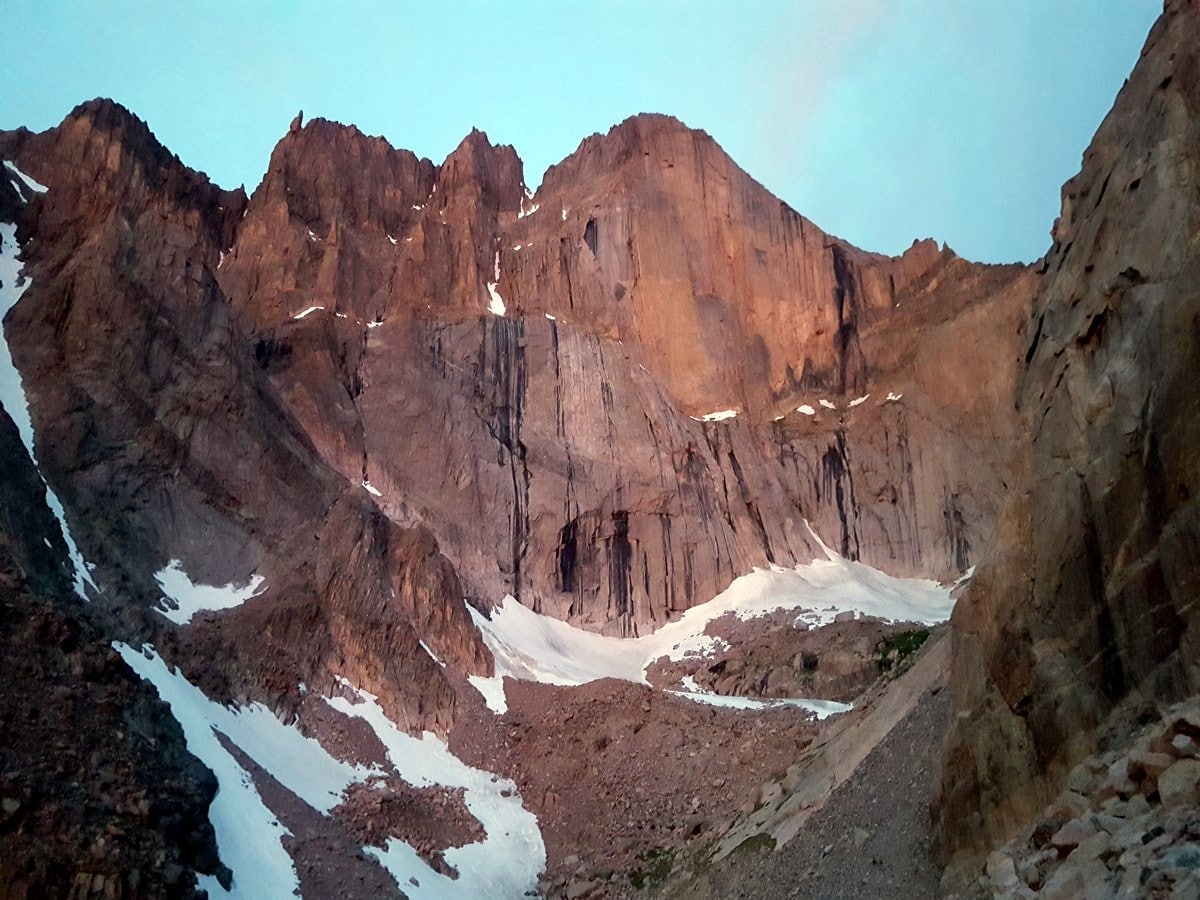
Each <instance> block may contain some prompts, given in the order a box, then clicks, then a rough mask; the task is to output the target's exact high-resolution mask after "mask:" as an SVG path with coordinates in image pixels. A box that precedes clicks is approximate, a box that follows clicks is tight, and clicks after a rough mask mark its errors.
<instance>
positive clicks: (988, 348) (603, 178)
mask: <svg viewBox="0 0 1200 900" xmlns="http://www.w3.org/2000/svg"><path fill="white" fill-rule="evenodd" d="M0 155H2V156H3V158H5V159H11V160H14V161H15V162H16V163H17V164H18V165H19V166H20V167H21V168H22V169H23V170H24V171H26V172H28V173H29V174H30V175H32V176H33V177H34V178H36V179H38V180H39V181H41V182H42V183H43V184H45V185H46V186H47V187H48V188H49V190H48V192H47V193H45V194H35V195H32V196H30V197H28V198H26V197H22V196H15V195H14V196H9V195H8V193H5V194H4V195H0V210H3V211H4V214H5V215H7V216H8V217H9V218H11V219H13V220H14V221H16V222H17V223H18V225H19V228H18V238H19V241H20V243H21V246H22V254H23V259H24V261H25V271H26V274H27V275H28V276H29V277H30V278H31V279H32V281H31V285H30V287H29V288H28V289H27V291H26V292H25V294H24V295H23V296H22V299H21V300H20V302H19V303H18V304H17V306H16V307H15V308H14V309H13V311H12V312H11V313H10V314H9V315H8V317H7V320H6V323H5V333H6V337H7V340H8V342H9V344H10V346H11V347H12V352H13V357H14V360H15V362H16V365H17V367H18V369H19V370H20V371H21V373H22V378H23V381H24V385H25V388H26V392H27V394H28V397H29V401H30V409H31V414H32V418H33V424H34V426H35V429H36V432H37V435H38V441H39V446H40V447H41V448H42V453H41V455H40V457H39V462H40V463H41V466H42V469H43V472H44V474H45V475H46V477H47V479H48V481H49V482H50V484H51V485H52V486H54V487H55V489H56V491H57V492H58V494H59V496H60V497H61V498H62V500H63V502H64V505H65V506H66V508H67V512H68V518H69V520H70V521H71V524H72V527H73V529H74V530H75V535H76V538H77V540H78V542H79V544H80V546H81V548H82V549H83V552H84V555H85V556H86V557H87V558H88V559H89V560H91V561H92V562H93V563H95V564H96V566H97V569H96V577H97V578H98V580H99V582H100V584H101V585H102V586H103V587H104V589H105V591H104V595H103V598H101V600H100V603H101V604H102V605H104V606H105V608H106V609H108V610H109V612H110V613H111V614H112V616H113V617H114V618H115V619H116V620H117V621H119V622H120V623H121V624H120V628H121V629H123V630H122V631H121V635H123V636H128V637H130V638H138V639H146V638H152V639H153V640H154V641H155V643H156V645H157V646H159V648H160V649H161V650H162V652H163V653H164V654H165V655H168V656H173V657H174V658H175V659H179V660H181V661H186V660H187V659H192V660H203V659H209V658H221V659H222V661H223V662H222V666H221V667H220V669H219V671H218V670H216V669H214V668H213V667H207V666H198V667H196V669H195V670H196V671H197V672H198V673H199V672H203V673H205V674H204V675H203V676H202V680H203V681H204V684H203V686H204V687H205V689H206V690H207V691H208V692H209V693H210V694H212V695H216V696H222V697H243V696H245V697H250V696H255V697H265V698H266V699H267V700H268V702H270V703H272V704H273V705H275V706H276V707H283V708H286V707H288V706H289V705H294V704H296V703H298V702H299V698H298V695H297V693H296V691H297V687H296V686H297V684H298V683H299V682H306V683H308V684H309V685H314V686H315V687H319V686H320V685H321V684H322V682H323V681H324V682H328V683H332V679H333V678H334V677H335V676H337V675H339V674H341V675H347V676H348V677H350V678H351V679H352V680H353V681H354V682H355V683H356V684H359V685H361V686H362V687H364V688H365V689H367V690H370V691H371V692H373V693H376V694H378V695H380V696H381V697H383V698H385V700H386V702H388V703H389V704H391V705H392V709H391V713H392V715H393V717H394V718H395V719H396V720H398V721H400V722H402V723H404V724H405V725H407V726H411V727H432V728H437V729H445V728H447V727H448V726H449V723H450V722H451V721H452V718H453V715H454V710H455V702H456V701H455V692H454V689H453V688H452V686H451V682H450V680H449V679H450V677H451V676H450V675H448V674H447V671H446V670H443V669H442V668H440V667H439V666H437V665H436V664H435V663H434V662H433V660H432V658H431V657H430V656H429V654H427V653H425V652H424V651H423V650H422V649H421V646H420V642H421V641H424V642H425V644H426V645H427V646H428V647H430V648H431V649H432V650H433V652H434V653H436V654H437V656H438V657H439V658H440V659H442V660H443V661H447V662H449V663H451V666H450V669H449V671H451V672H457V673H459V674H462V673H472V672H485V671H488V670H489V668H490V665H491V662H490V659H489V658H488V655H487V653H486V650H485V649H484V648H483V646H482V643H481V640H480V638H479V636H478V633H477V632H476V630H475V629H474V627H473V626H472V625H471V623H470V619H469V615H468V612H467V608H466V606H465V605H464V602H463V598H464V596H465V597H468V598H470V599H471V600H472V601H473V602H475V603H476V604H477V605H479V606H481V607H486V606H488V605H489V604H491V603H493V602H495V601H497V600H499V599H500V598H501V597H502V596H503V595H504V594H505V593H513V594H515V595H516V596H518V597H519V598H520V599H521V600H522V601H523V602H525V603H527V604H529V605H531V606H533V607H534V608H536V609H539V610H542V611H545V612H549V613H552V614H554V615H558V616H562V617H565V618H569V619H571V620H573V621H575V622H577V623H579V624H582V625H585V626H587V627H590V628H594V629H598V630H606V631H610V632H616V633H622V634H632V633H639V632H644V631H646V630H648V629H649V628H651V627H655V626H657V625H660V624H662V623H663V622H664V621H666V619H667V618H668V617H670V616H672V615H675V614H677V613H679V612H680V611H682V610H684V609H686V608H688V607H690V606H693V605H695V604H697V603H700V602H704V601H706V600H708V599H710V598H711V597H712V596H714V595H715V594H717V593H718V592H720V591H721V590H723V589H724V588H725V587H726V586H727V585H728V584H729V582H730V581H731V580H732V579H733V578H734V577H736V576H737V575H740V574H742V573H744V572H746V571H748V570H749V569H750V568H751V567H752V566H755V565H764V564H766V563H769V562H774V563H779V564H790V563H793V562H796V561H807V560H809V559H811V558H813V557H814V556H817V555H820V553H821V550H820V548H819V546H818V543H817V541H816V540H815V539H814V533H813V531H810V528H809V525H811V527H812V529H813V530H815V533H816V534H817V535H820V536H822V537H823V538H824V539H825V540H826V541H827V542H828V543H829V544H830V545H832V546H833V548H834V549H835V550H838V551H839V552H841V553H842V554H844V555H846V556H848V557H852V558H861V559H863V560H866V561H868V562H872V563H874V564H877V565H880V566H882V567H883V568H885V569H888V570H889V571H892V572H895V573H899V574H906V573H925V574H936V575H949V574H953V573H957V572H959V571H961V570H963V569H964V568H966V567H967V566H969V565H971V564H972V563H973V562H974V560H975V557H976V556H977V555H978V553H979V550H980V548H981V547H982V546H983V545H984V544H985V543H986V541H987V539H988V536H989V534H990V529H991V523H992V520H993V518H994V514H995V510H996V509H997V508H998V506H999V501H1000V498H1001V496H1002V493H1003V490H1004V487H1003V484H1002V482H1001V481H1000V480H999V479H998V478H997V477H996V473H997V471H998V470H999V467H1002V466H1003V462H1004V455H1005V453H1006V452H1007V442H1008V441H1009V439H1010V438H1011V437H1012V434H1013V431H1012V429H1013V425H1014V421H1015V420H1014V419H1013V417H1012V415H1011V413H1010V411H1009V410H1010V404H1009V397H1011V395H1012V391H1013V383H1012V379H1013V377H1014V375H1015V372H1016V363H1017V360H1018V358H1019V354H1020V348H1019V347H1018V345H1017V339H1016V327H1015V326H1016V323H1017V322H1018V321H1019V320H1020V319H1021V318H1023V317H1024V315H1025V314H1026V312H1027V305H1028V303H1029V300H1030V297H1031V296H1032V291H1033V283H1034V281H1035V279H1036V276H1035V275H1034V274H1033V273H1032V272H1031V271H1029V270H1027V269H1025V268H1023V267H1020V266H1015V267H987V266H978V265H974V264H971V263H967V262H965V261H963V260H961V259H959V258H957V257H956V256H955V255H954V254H953V253H952V252H950V251H949V250H944V249H943V250H939V248H938V247H937V246H936V245H935V244H934V243H933V242H932V241H926V242H920V243H916V244H914V245H913V247H912V248H911V249H910V250H909V251H908V252H907V253H905V254H904V255H903V256H901V257H898V258H895V259H892V258H887V257H882V256H878V255H873V254H868V253H864V252H862V251H859V250H857V249H855V248H853V247H851V246H849V245H847V244H845V243H844V242H842V241H840V240H838V239H836V238H832V237H830V236H828V235H825V234H824V233H822V232H821V231H820V230H819V229H817V228H816V227H815V226H813V225H812V224H811V223H809V222H807V221H806V220H804V219H802V218H801V217H800V216H799V215H797V214H796V213H794V212H793V211H791V210H790V209H788V208H787V207H786V206H785V205H784V204H782V203H780V202H779V201H778V200H777V199H776V198H774V197H772V196H771V195H770V194H769V193H767V192H766V191H765V190H764V189H763V188H762V187H761V186H760V185H758V184H757V183H756V182H754V181H753V180H752V179H750V178H749V177H748V176H747V175H746V174H745V173H743V172H742V171H741V170H740V169H738V168H737V167H736V166H735V165H734V164H733V162H732V161H731V160H730V159H729V158H728V157H727V156H726V155H725V154H724V153H723V152H722V151H721V150H720V148H719V147H717V146H716V144H715V143H713V141H712V140H711V139H710V138H709V137H708V136H707V135H704V134H703V133H701V132H695V131H691V130H689V129H687V128H685V127H684V126H682V125H681V124H680V123H679V122H677V121H675V120H673V119H669V118H666V117H661V116H641V117H637V118H634V119H631V120H629V121H627V122H625V123H623V124H622V125H620V126H617V127H616V128H614V129H613V130H612V131H610V132H609V133H608V134H607V135H603V136H600V135H597V136H594V137H592V138H589V139H587V140H586V141H584V142H583V144H581V146H580V148H579V150H578V151H577V152H576V153H575V154H574V155H572V156H571V157H570V158H569V159H567V160H566V161H564V162H563V163H562V164H560V165H559V166H557V167H555V168H554V169H552V170H551V171H550V172H549V173H548V174H547V176H546V179H545V184H544V186H543V187H542V188H541V189H540V190H539V191H538V193H537V195H536V196H531V195H530V192H528V191H527V190H526V189H525V186H524V184H523V181H522V171H521V164H520V161H519V159H518V158H517V157H516V155H515V153H514V152H513V151H512V149H511V148H507V147H495V146H493V145H491V144H490V143H489V142H488V140H487V138H486V136H484V135H483V134H481V133H479V132H473V133H472V134H470V135H469V136H468V137H466V138H465V139H464V140H463V142H462V143H461V144H460V146H459V147H458V148H457V149H456V150H455V151H454V152H453V153H452V154H451V155H450V157H449V158H448V159H447V160H446V161H445V162H444V163H442V164H441V165H440V166H435V165H433V164H432V163H430V162H429V161H428V160H421V159H418V158H417V157H415V156H413V155H412V154H411V153H408V152H406V151H401V150H396V149H394V148H393V147H391V146H390V145H388V144H387V143H386V142H385V141H383V140H382V139H380V138H371V137H367V136H365V135H363V134H361V133H359V132H358V131H357V129H355V128H353V127H344V126H340V125H336V124H333V123H330V122H324V121H320V120H318V121H315V122H311V123H308V124H307V125H301V123H300V122H299V121H297V122H296V123H295V124H294V125H293V127H292V128H291V129H290V130H289V132H288V134H287V135H286V136H285V137H284V138H283V140H281V141H280V143H279V145H278V146H277V148H276V150H275V152H274V153H273V155H272V159H271V164H270V168H269V171H268V173H267V175H266V177H265V179H264V181H263V183H262V185H260V186H259V188H258V189H257V190H256V191H255V193H254V195H253V196H252V197H251V198H249V199H247V198H246V197H245V196H244V194H242V193H241V192H226V191H221V190H220V189H218V188H216V187H215V186H213V185H211V184H210V183H209V182H208V181H207V179H206V178H205V177H204V176H203V175H201V174H199V173H196V172H193V171H191V170H189V169H187V168H186V167H185V166H183V165H182V164H181V163H180V162H179V160H178V159H177V158H175V157H174V156H172V155H171V154H170V153H169V152H168V151H167V150H166V149H164V148H163V147H162V146H161V145H160V144H158V142H157V141H156V140H155V139H154V137H153V136H152V135H151V134H150V132H149V130H148V129H147V128H146V126H145V124H144V123H142V122H141V121H140V120H138V119H136V118H135V117H133V116H132V115H131V114H129V113H128V112H127V111H125V110H124V109H122V108H121V107H119V106H117V105H115V104H113V103H111V102H108V101H94V102H92V103H88V104H84V105H83V106H81V107H79V108H78V109H77V110H75V111H74V112H73V113H72V114H71V115H70V116H69V117H68V118H67V119H66V120H65V121H64V122H63V123H62V125H60V126H59V127H58V128H56V129H52V130H50V131H48V132H45V133H43V134H38V135H34V134H30V133H28V132H24V131H18V132H11V133H7V134H3V135H0ZM6 188H7V185H6ZM489 309H490V311H489ZM501 309H503V313H504V314H499V313H500V311H501ZM931 345H932V346H936V347H937V352H934V353H929V352H924V350H925V349H927V348H928V347H929V346H931ZM982 369H986V370H987V371H988V373H989V375H988V378H987V379H980V378H979V377H978V373H979V372H980V371H981V370H982ZM981 380H983V381H985V382H986V388H983V389H981V387H980V385H979V382H980V381H981ZM868 394H869V395H870V396H867V395H868ZM889 396H890V397H891V399H889ZM860 398H865V399H861V402H856V403H854V404H853V405H852V401H859V400H860ZM797 407H803V409H804V410H805V411H804V412H798V411H797ZM722 410H733V411H736V413H737V415H736V417H733V418H726V419H724V420H721V421H701V420H700V419H701V418H702V417H703V416H704V415H706V414H708V413H713V412H718V411H722ZM171 560H180V561H181V564H182V567H183V568H184V570H185V571H187V573H188V574H189V576H190V577H191V578H192V579H193V580H194V581H196V582H201V583H205V584H226V583H231V582H237V583H244V582H245V580H246V579H247V578H248V577H249V575H250V574H251V573H252V572H253V573H257V574H259V575H262V576H263V577H264V578H265V583H266V585H267V590H266V592H265V593H263V594H262V595H261V596H260V597H256V598H255V599H253V600H251V601H250V602H248V603H246V604H245V606H243V607H240V608H239V609H237V610H235V611H230V612H226V613H222V614H221V615H220V616H201V617H198V618H197V619H196V620H194V622H193V623H192V624H191V625H188V626H186V627H185V628H182V629H175V628H173V627H167V626H165V625H164V624H163V622H162V621H160V619H159V617H158V616H156V615H153V614H149V613H148V612H147V607H148V606H149V605H151V604H152V603H153V602H155V601H156V600H157V599H158V597H159V595H160V591H159V588H158V585H157V584H156V582H155V580H154V573H156V572H159V571H160V570H162V569H163V568H164V567H166V566H167V564H168V563H169V562H170V561H171ZM264 648H265V649H266V650H267V651H268V652H263V651H264ZM198 677H199V676H198Z"/></svg>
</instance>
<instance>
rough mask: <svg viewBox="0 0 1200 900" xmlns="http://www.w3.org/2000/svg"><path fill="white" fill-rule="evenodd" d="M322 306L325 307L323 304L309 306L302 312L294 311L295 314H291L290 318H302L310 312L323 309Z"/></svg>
mask: <svg viewBox="0 0 1200 900" xmlns="http://www.w3.org/2000/svg"><path fill="white" fill-rule="evenodd" d="M324 308H325V307H323V306H310V307H309V308H308V309H306V310H304V311H303V312H298V313H296V315H294V316H292V318H293V319H303V318H304V317H305V316H308V315H311V314H312V313H315V312H316V311H317V310H319V309H324Z"/></svg>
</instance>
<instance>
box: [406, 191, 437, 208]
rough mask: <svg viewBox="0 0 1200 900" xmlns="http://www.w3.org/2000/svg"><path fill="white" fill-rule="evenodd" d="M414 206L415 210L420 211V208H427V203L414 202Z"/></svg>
mask: <svg viewBox="0 0 1200 900" xmlns="http://www.w3.org/2000/svg"><path fill="white" fill-rule="evenodd" d="M435 190H436V188H435ZM412 208H413V209H415V210H417V211H420V210H422V209H424V208H425V204H424V203H414V204H413V205H412Z"/></svg>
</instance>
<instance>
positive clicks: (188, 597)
mask: <svg viewBox="0 0 1200 900" xmlns="http://www.w3.org/2000/svg"><path fill="white" fill-rule="evenodd" d="M154 580H155V581H157V582H158V586H159V588H160V589H161V590H162V592H163V594H164V595H165V596H164V597H163V599H162V601H161V602H160V605H159V606H157V607H156V609H157V610H158V611H159V612H160V613H162V614H163V615H164V616H166V617H167V618H168V619H170V620H171V621H172V622H174V623H175V624H176V625H186V624H187V623H188V622H190V621H191V620H192V616H194V615H195V614H196V613H198V612H210V611H215V610H221V609H233V608H234V607H237V606H241V605H242V604H243V603H245V602H246V601H247V600H249V599H250V598H251V597H257V596H258V595H259V594H261V593H262V592H263V590H265V588H263V587H262V583H263V580H264V579H263V577H262V576H261V575H252V576H251V577H250V580H249V581H248V582H246V585H245V586H244V587H240V588H239V587H235V586H234V585H233V584H232V583H230V584H226V585H224V586H222V587H215V586H213V585H207V584H196V583H195V582H193V581H192V579H191V578H189V577H188V574H187V572H185V571H184V570H183V563H181V562H180V561H179V560H177V559H173V560H171V561H170V562H169V563H167V566H166V568H165V569H162V570H160V571H158V572H155V573H154Z"/></svg>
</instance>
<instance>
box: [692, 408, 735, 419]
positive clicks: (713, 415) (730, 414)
mask: <svg viewBox="0 0 1200 900" xmlns="http://www.w3.org/2000/svg"><path fill="white" fill-rule="evenodd" d="M736 417H737V410H736V409H722V410H720V411H719V412H710V413H706V414H705V415H703V416H692V418H693V419H695V420H696V421H697V422H724V421H725V420H726V419H733V418H736Z"/></svg>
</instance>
